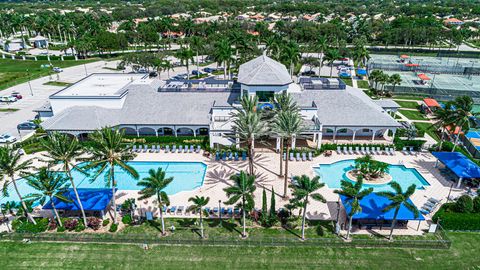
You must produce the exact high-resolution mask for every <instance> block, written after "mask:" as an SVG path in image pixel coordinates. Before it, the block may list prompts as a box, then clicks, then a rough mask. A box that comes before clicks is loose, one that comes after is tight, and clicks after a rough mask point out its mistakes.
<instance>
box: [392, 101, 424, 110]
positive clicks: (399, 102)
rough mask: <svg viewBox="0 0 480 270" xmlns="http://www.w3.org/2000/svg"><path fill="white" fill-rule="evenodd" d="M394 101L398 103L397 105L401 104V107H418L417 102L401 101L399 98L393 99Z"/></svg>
mask: <svg viewBox="0 0 480 270" xmlns="http://www.w3.org/2000/svg"><path fill="white" fill-rule="evenodd" d="M395 102H397V103H398V105H400V106H402V108H408V109H416V108H418V103H417V102H414V101H401V100H395Z"/></svg>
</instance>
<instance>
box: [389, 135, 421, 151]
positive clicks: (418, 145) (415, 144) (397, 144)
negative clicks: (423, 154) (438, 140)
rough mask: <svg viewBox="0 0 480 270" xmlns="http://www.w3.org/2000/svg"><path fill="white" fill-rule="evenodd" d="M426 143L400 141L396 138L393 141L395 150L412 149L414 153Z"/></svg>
mask: <svg viewBox="0 0 480 270" xmlns="http://www.w3.org/2000/svg"><path fill="white" fill-rule="evenodd" d="M425 143H426V141H424V140H401V139H399V138H397V137H395V139H394V144H395V149H397V150H398V149H400V150H401V149H403V147H409V146H411V147H413V149H415V151H420V150H421V149H422V146H423V145H424V144H425Z"/></svg>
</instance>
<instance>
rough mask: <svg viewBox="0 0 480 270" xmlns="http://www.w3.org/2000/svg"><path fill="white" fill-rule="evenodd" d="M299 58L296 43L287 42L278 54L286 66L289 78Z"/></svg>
mask: <svg viewBox="0 0 480 270" xmlns="http://www.w3.org/2000/svg"><path fill="white" fill-rule="evenodd" d="M300 58H301V54H300V47H299V46H298V44H297V43H296V42H294V41H289V42H287V43H286V44H285V45H284V46H282V50H281V52H280V59H281V60H282V61H284V62H285V63H287V64H288V66H289V70H290V77H293V71H294V69H295V65H296V64H297V63H298V62H299V61H300Z"/></svg>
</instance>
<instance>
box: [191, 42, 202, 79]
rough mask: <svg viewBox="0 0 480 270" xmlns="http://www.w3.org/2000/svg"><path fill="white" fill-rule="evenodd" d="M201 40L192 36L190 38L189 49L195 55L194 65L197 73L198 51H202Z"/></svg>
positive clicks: (198, 68)
mask: <svg viewBox="0 0 480 270" xmlns="http://www.w3.org/2000/svg"><path fill="white" fill-rule="evenodd" d="M203 46H204V44H203V39H202V38H201V37H199V36H192V37H191V38H190V48H192V50H194V51H195V54H196V58H197V59H196V64H197V71H200V67H199V66H200V65H199V63H198V61H199V60H198V54H199V51H200V50H202V49H203Z"/></svg>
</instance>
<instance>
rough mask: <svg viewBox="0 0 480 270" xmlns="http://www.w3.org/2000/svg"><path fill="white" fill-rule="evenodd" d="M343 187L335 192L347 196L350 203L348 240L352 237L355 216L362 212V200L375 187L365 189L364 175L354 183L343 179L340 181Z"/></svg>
mask: <svg viewBox="0 0 480 270" xmlns="http://www.w3.org/2000/svg"><path fill="white" fill-rule="evenodd" d="M340 185H341V189H337V190H335V191H333V192H335V193H337V194H339V195H343V196H345V197H347V199H348V204H349V205H350V212H349V213H348V217H349V219H348V231H347V240H348V239H349V238H350V233H351V231H352V221H353V216H354V215H355V214H356V213H360V212H362V207H361V206H360V201H361V200H362V199H363V198H364V197H365V196H367V195H368V194H370V193H372V192H373V188H367V189H363V190H362V188H363V177H358V179H357V182H355V183H352V182H350V181H346V180H342V181H341V182H340Z"/></svg>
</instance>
